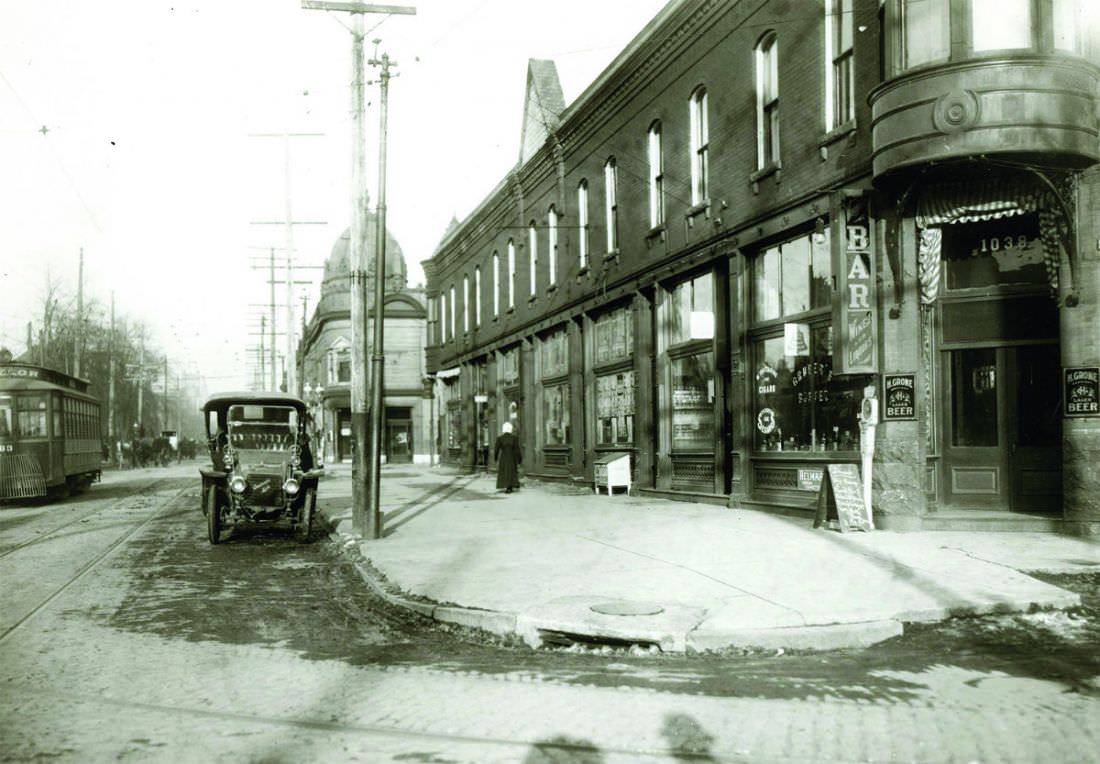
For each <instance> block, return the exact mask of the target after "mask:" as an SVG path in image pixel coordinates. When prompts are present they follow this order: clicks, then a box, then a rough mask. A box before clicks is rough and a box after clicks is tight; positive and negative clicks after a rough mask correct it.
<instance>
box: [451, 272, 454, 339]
mask: <svg viewBox="0 0 1100 764" xmlns="http://www.w3.org/2000/svg"><path fill="white" fill-rule="evenodd" d="M450 331H451V336H452V337H454V336H455V286H454V284H451V326H450Z"/></svg>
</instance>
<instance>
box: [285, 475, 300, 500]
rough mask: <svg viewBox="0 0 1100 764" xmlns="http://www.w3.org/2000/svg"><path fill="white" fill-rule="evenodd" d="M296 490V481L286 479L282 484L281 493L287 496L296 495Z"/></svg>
mask: <svg viewBox="0 0 1100 764" xmlns="http://www.w3.org/2000/svg"><path fill="white" fill-rule="evenodd" d="M298 488H299V486H298V481H297V480H295V479H294V478H287V479H286V482H285V483H283V493H285V494H286V495H287V496H295V495H297V493H298Z"/></svg>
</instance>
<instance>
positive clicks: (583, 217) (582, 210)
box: [577, 180, 588, 269]
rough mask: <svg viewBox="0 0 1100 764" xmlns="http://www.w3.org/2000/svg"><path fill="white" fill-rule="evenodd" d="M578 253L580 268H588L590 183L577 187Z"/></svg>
mask: <svg viewBox="0 0 1100 764" xmlns="http://www.w3.org/2000/svg"><path fill="white" fill-rule="evenodd" d="M577 252H578V254H579V257H580V267H581V268H582V269H584V268H587V267H588V181H587V180H582V181H581V182H580V183H579V184H578V185H577Z"/></svg>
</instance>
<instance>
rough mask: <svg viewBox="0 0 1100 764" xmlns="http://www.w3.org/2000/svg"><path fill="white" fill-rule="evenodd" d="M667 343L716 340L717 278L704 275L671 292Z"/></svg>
mask: <svg viewBox="0 0 1100 764" xmlns="http://www.w3.org/2000/svg"><path fill="white" fill-rule="evenodd" d="M668 321H669V326H668V343H669V345H678V344H681V343H684V342H691V341H692V340H709V339H713V338H714V275H713V274H711V273H704V274H702V275H700V276H696V277H695V278H693V279H688V280H687V281H683V282H681V283H679V284H677V285H676V286H675V287H673V288H672V289H671V290H670V292H669V314H668Z"/></svg>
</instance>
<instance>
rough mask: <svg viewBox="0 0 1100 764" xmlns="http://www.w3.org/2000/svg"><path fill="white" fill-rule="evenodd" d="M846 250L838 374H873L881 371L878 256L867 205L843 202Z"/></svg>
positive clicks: (842, 263) (855, 200) (858, 199)
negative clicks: (876, 288)
mask: <svg viewBox="0 0 1100 764" xmlns="http://www.w3.org/2000/svg"><path fill="white" fill-rule="evenodd" d="M841 222H842V224H843V226H844V228H843V230H844V235H843V236H842V237H839V238H840V240H841V246H842V247H843V248H844V251H843V253H842V256H841V257H840V259H839V262H840V266H841V270H840V274H839V276H840V278H839V280H838V281H839V284H840V300H839V305H840V316H839V321H838V322H837V324H838V325H839V328H840V335H841V342H840V353H839V354H838V355H839V358H837V357H836V356H834V363H836V365H837V367H838V369H837V371H836V373H838V374H873V373H874V372H876V371H877V370H878V339H877V338H878V312H877V310H876V301H875V253H874V246H873V241H874V237H873V235H872V230H873V229H872V225H871V219H870V216H869V215H868V214H867V201H866V199H864V198H862V197H848V198H845V199H844V202H843V205H842V212H841Z"/></svg>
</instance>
